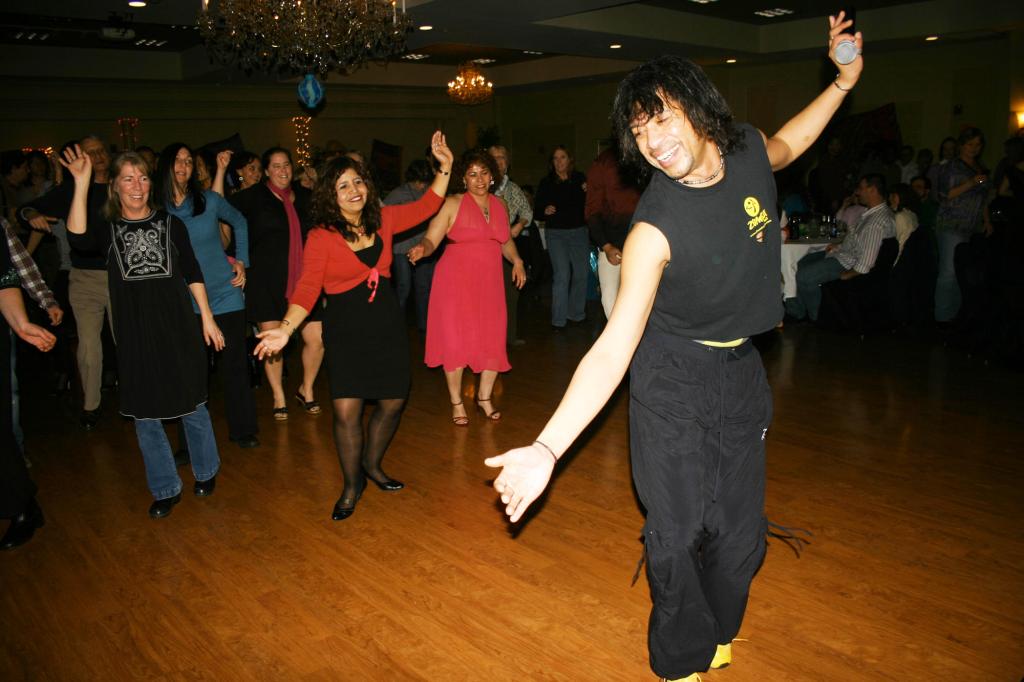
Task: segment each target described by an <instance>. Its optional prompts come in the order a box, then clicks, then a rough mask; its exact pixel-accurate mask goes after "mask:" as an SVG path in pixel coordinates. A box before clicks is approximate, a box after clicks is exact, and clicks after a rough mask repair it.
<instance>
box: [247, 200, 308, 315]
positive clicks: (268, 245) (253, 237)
mask: <svg viewBox="0 0 1024 682" xmlns="http://www.w3.org/2000/svg"><path fill="white" fill-rule="evenodd" d="M293 191H294V192H295V212H296V213H298V215H299V223H300V227H301V229H302V240H303V242H305V240H306V235H307V234H309V230H310V228H311V227H312V226H313V225H312V222H311V220H310V198H311V193H310V191H309V190H308V189H306V188H305V187H301V186H299V187H293ZM228 201H230V202H231V204H232V205H233V206H234V207H235V208H237V209H238V210H239V211H241V212H242V215H244V216H245V220H246V221H247V222H248V223H249V267H248V268H247V269H246V272H245V276H246V284H245V311H246V317H248V319H249V320H251V321H253V322H269V321H272V320H280V319H281V318H282V317H284V314H285V312H286V311H287V310H288V300H287V299H286V298H285V290H286V289H287V288H288V248H289V242H290V240H289V233H288V213H287V212H286V211H285V208H284V205H283V204H282V203H281V200H280V199H278V198H277V197H276V196H275V195H274V193H273V192H271V191H270V189H269V188H267V185H266V183H262V182H261V183H259V184H258V185H253V186H252V187H250V188H249V189H244V190H242V191H241V192H237V193H235V194H233V195H231V197H229V199H228ZM319 312H320V306H319V305H318V306H316V308H314V310H313V311H312V312H311V313H310V316H309V318H308V319H310V320H313V321H315V320H317V319H319V317H318V315H319Z"/></svg>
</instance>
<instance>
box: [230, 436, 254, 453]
mask: <svg viewBox="0 0 1024 682" xmlns="http://www.w3.org/2000/svg"><path fill="white" fill-rule="evenodd" d="M230 440H231V441H232V442H233V443H234V444H235V445H237V446H238V447H240V448H243V449H246V450H248V449H249V448H256V447H259V445H260V439H259V438H257V437H256V436H242V437H241V438H232V439H230Z"/></svg>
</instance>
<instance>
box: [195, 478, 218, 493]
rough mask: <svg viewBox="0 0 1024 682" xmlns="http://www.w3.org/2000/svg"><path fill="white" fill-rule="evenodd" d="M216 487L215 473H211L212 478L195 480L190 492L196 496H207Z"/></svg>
mask: <svg viewBox="0 0 1024 682" xmlns="http://www.w3.org/2000/svg"><path fill="white" fill-rule="evenodd" d="M216 487H217V474H214V475H213V478H210V479H207V480H205V481H196V484H195V485H194V486H192V492H194V493H195V494H196V497H209V496H210V495H212V494H213V489H214V488H216Z"/></svg>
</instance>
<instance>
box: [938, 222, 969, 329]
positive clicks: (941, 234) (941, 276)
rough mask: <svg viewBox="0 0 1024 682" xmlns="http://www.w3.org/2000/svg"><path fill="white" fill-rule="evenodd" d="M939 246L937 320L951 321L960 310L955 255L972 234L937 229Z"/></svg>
mask: <svg viewBox="0 0 1024 682" xmlns="http://www.w3.org/2000/svg"><path fill="white" fill-rule="evenodd" d="M935 238H936V240H937V241H938V246H939V273H938V278H937V279H936V280H935V321H936V322H949V321H950V320H952V319H953V318H954V317H956V314H957V313H958V312H960V284H959V283H958V282H957V281H956V268H955V267H954V261H953V256H954V255H955V254H956V247H957V246H959V245H960V244H964V243H966V242H968V241H970V240H971V237H970V235H967V234H962V233H960V232H956V231H954V230H936V231H935Z"/></svg>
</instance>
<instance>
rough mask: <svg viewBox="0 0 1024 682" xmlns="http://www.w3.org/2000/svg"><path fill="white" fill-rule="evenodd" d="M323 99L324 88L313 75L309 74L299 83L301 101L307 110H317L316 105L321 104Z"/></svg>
mask: <svg viewBox="0 0 1024 682" xmlns="http://www.w3.org/2000/svg"><path fill="white" fill-rule="evenodd" d="M323 98H324V87H323V86H322V85H320V81H318V80H317V79H316V77H315V76H313V74H311V73H307V74H306V77H305V78H303V79H302V82H301V83H299V101H300V102H302V104H303V105H304V106H305V107H306V108H307V109H315V108H316V105H318V104H320V100H322V99H323Z"/></svg>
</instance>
